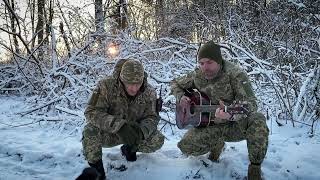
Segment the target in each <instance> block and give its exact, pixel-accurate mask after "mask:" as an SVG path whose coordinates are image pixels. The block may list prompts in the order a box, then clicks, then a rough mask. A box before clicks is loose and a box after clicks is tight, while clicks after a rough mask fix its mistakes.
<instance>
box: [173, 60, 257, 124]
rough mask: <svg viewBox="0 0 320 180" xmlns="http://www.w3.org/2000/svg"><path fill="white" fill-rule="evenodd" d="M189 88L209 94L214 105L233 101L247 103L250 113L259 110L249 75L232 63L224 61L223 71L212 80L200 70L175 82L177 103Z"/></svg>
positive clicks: (197, 69)
mask: <svg viewBox="0 0 320 180" xmlns="http://www.w3.org/2000/svg"><path fill="white" fill-rule="evenodd" d="M188 88H196V89H198V90H199V91H201V92H203V93H205V94H207V95H208V97H209V98H210V100H211V102H212V104H219V100H223V101H224V102H226V103H228V104H230V103H232V102H233V101H247V102H248V104H249V109H250V111H256V110H257V103H256V97H255V95H254V92H253V90H252V87H251V83H250V81H249V78H248V76H247V74H246V73H245V72H244V71H242V70H241V69H240V68H239V67H238V66H236V65H234V64H233V63H231V62H227V61H223V66H222V69H221V71H220V72H219V73H218V75H217V76H216V77H215V78H214V79H212V80H207V79H205V77H204V75H203V74H202V72H201V70H200V69H199V68H196V69H195V71H193V72H190V73H188V74H187V75H185V76H182V77H179V78H176V79H175V80H173V81H172V83H171V91H172V94H173V95H174V96H175V97H176V99H177V103H178V102H179V100H180V98H181V97H182V96H183V95H184V91H183V89H188ZM238 118H241V116H239V117H238Z"/></svg>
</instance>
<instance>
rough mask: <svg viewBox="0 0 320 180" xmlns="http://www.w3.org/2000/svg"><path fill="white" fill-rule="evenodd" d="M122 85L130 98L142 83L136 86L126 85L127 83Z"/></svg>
mask: <svg viewBox="0 0 320 180" xmlns="http://www.w3.org/2000/svg"><path fill="white" fill-rule="evenodd" d="M123 84H124V87H125V89H126V91H127V93H128V95H130V96H135V95H136V94H137V93H138V91H139V89H140V87H141V86H142V83H137V84H127V83H123Z"/></svg>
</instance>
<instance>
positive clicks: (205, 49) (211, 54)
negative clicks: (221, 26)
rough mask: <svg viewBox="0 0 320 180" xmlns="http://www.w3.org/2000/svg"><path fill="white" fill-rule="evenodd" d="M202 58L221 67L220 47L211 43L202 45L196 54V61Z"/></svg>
mask: <svg viewBox="0 0 320 180" xmlns="http://www.w3.org/2000/svg"><path fill="white" fill-rule="evenodd" d="M202 58H208V59H211V60H213V61H215V62H216V63H218V64H220V65H222V61H223V59H222V55H221V50H220V46H219V45H217V44H215V43H214V42H213V41H208V42H207V43H205V44H203V45H202V46H201V47H200V49H199V52H198V61H199V60H200V59H202Z"/></svg>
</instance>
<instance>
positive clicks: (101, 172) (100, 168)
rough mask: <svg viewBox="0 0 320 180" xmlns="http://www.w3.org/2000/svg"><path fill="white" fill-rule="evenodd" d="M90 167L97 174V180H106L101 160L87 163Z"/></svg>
mask: <svg viewBox="0 0 320 180" xmlns="http://www.w3.org/2000/svg"><path fill="white" fill-rule="evenodd" d="M89 165H90V167H93V168H95V169H96V170H97V171H98V173H99V180H106V174H105V172H104V168H103V163H102V159H100V160H99V161H98V162H96V163H89Z"/></svg>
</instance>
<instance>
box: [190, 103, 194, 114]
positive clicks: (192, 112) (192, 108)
mask: <svg viewBox="0 0 320 180" xmlns="http://www.w3.org/2000/svg"><path fill="white" fill-rule="evenodd" d="M194 105H195V103H191V104H190V114H191V115H194V113H195V110H194Z"/></svg>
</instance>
